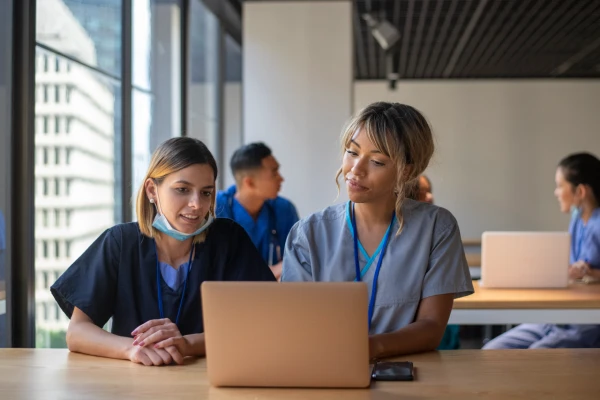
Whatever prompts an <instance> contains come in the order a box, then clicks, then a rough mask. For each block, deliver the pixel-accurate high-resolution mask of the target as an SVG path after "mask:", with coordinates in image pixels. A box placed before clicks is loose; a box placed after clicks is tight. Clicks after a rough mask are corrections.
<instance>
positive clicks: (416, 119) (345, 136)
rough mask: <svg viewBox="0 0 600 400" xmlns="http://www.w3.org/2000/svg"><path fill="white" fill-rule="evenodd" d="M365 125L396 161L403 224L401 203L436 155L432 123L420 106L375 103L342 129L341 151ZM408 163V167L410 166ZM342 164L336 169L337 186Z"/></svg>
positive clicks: (401, 222)
mask: <svg viewBox="0 0 600 400" xmlns="http://www.w3.org/2000/svg"><path fill="white" fill-rule="evenodd" d="M361 129H363V130H364V132H365V134H366V135H367V138H369V140H370V141H371V142H372V143H373V144H374V145H375V147H376V148H377V150H379V151H381V152H382V153H383V154H385V155H386V156H387V157H389V158H390V159H391V160H392V162H393V163H394V164H395V165H396V172H397V177H396V185H395V187H394V192H395V193H396V207H395V209H396V218H397V219H398V224H399V225H400V228H399V229H398V232H397V234H399V233H400V232H402V229H403V227H404V216H403V215H402V205H403V204H404V199H406V198H407V196H408V195H410V193H411V191H412V190H413V189H414V187H415V185H417V184H418V179H419V176H420V175H421V174H422V173H423V171H425V168H427V165H428V164H429V160H430V159H431V156H432V155H433V151H434V147H435V146H434V143H433V135H432V133H431V127H430V126H429V124H428V123H427V120H426V119H425V117H424V116H423V114H421V113H420V112H419V111H418V110H416V109H415V108H413V107H411V106H408V105H406V104H400V103H386V102H378V103H373V104H371V105H369V106H367V107H366V108H364V109H363V110H361V111H360V112H358V114H357V115H355V116H354V117H353V118H352V119H351V120H350V122H349V123H348V125H347V126H346V128H345V129H344V130H343V132H342V137H341V145H342V152H344V151H345V150H346V149H347V148H348V147H349V146H350V141H351V140H352V137H353V136H354V134H355V133H356V132H358V131H359V130H361ZM407 167H409V168H407ZM341 174H342V168H340V169H339V170H338V171H337V174H336V177H335V182H336V185H337V187H338V191H339V188H340V185H339V177H340V175H341Z"/></svg>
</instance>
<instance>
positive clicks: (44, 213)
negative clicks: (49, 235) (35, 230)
mask: <svg viewBox="0 0 600 400" xmlns="http://www.w3.org/2000/svg"><path fill="white" fill-rule="evenodd" d="M42 221H43V226H44V227H48V210H42Z"/></svg>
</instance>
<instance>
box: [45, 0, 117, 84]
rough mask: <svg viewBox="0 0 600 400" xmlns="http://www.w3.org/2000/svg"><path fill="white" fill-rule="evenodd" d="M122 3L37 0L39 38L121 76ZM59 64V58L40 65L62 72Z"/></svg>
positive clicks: (99, 0)
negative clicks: (59, 69) (57, 60)
mask: <svg viewBox="0 0 600 400" xmlns="http://www.w3.org/2000/svg"><path fill="white" fill-rule="evenodd" d="M121 3H122V0H37V1H36V41H37V42H38V43H41V44H44V45H46V46H48V47H51V48H53V49H56V50H57V51H58V52H60V53H64V54H67V55H69V56H71V57H75V58H77V59H78V60H80V61H82V62H84V63H86V64H88V65H92V66H94V67H98V68H100V69H101V70H103V71H106V72H108V73H109V74H112V75H113V76H120V75H121V10H122V4H121ZM73 21H75V22H76V23H72V22H73ZM58 66H59V64H58V63H56V61H55V62H54V63H53V62H51V61H50V59H42V61H41V63H40V64H39V67H38V68H40V69H41V70H42V71H44V72H49V71H55V72H58V71H56V68H57V67H58Z"/></svg>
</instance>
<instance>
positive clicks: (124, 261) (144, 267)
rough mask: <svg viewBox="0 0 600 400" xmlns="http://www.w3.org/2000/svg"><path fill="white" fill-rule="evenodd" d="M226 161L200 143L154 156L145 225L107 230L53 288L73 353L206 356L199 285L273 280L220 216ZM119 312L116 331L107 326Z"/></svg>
mask: <svg viewBox="0 0 600 400" xmlns="http://www.w3.org/2000/svg"><path fill="white" fill-rule="evenodd" d="M216 178H217V164H216V162H215V159H214V158H213V156H212V154H211V153H210V151H209V150H208V148H207V147H206V146H205V145H204V143H202V142H201V141H199V140H197V139H192V138H187V137H178V138H172V139H169V140H167V141H166V142H164V143H162V144H161V145H160V146H159V147H158V148H157V149H156V151H155V152H154V154H153V155H152V159H151V161H150V166H149V168H148V172H147V174H146V177H145V178H144V181H143V183H142V185H141V187H140V189H139V190H138V195H137V201H136V214H137V221H138V222H131V223H125V224H119V225H116V226H114V227H112V228H110V229H108V230H106V231H105V232H104V233H103V234H102V235H100V237H99V238H98V239H97V240H96V241H95V242H94V243H93V244H92V245H91V246H90V247H89V248H88V249H87V250H86V251H85V252H84V253H83V254H82V255H81V257H79V258H78V259H77V260H76V261H75V262H74V263H73V265H71V266H70V267H69V268H68V269H67V270H66V271H65V273H64V274H62V275H61V276H60V278H59V279H58V280H57V281H56V282H55V283H54V284H53V285H52V287H51V293H52V295H53V296H54V298H55V299H56V301H57V303H58V305H59V306H60V308H61V309H62V310H63V311H64V313H65V314H66V315H67V316H68V317H69V318H70V319H71V321H70V323H69V327H68V330H67V346H68V347H69V350H71V351H74V352H79V353H84V354H91V355H95V356H101V357H109V358H117V359H126V360H131V361H133V362H135V363H140V364H144V365H162V364H170V363H172V362H176V363H178V364H181V363H183V358H184V357H186V356H202V355H204V354H205V344H204V334H203V332H204V327H203V322H202V302H201V298H200V285H201V283H202V282H204V281H214V280H218V281H273V282H275V277H274V276H273V274H272V273H271V270H270V269H269V268H268V267H267V265H266V264H265V262H264V261H263V260H262V258H261V256H260V254H258V252H257V251H256V248H255V247H254V245H253V244H252V242H251V241H250V238H249V237H248V235H247V234H246V232H245V231H244V229H243V228H242V227H240V226H239V225H238V224H236V223H235V222H234V221H231V220H228V219H223V218H214V207H215V181H216ZM110 318H112V328H111V332H110V333H109V332H106V331H104V330H103V329H102V327H103V326H104V324H106V322H107V321H108V320H109V319H110Z"/></svg>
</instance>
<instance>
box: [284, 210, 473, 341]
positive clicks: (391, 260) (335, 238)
mask: <svg viewBox="0 0 600 400" xmlns="http://www.w3.org/2000/svg"><path fill="white" fill-rule="evenodd" d="M402 209H403V214H404V230H403V231H402V233H401V234H400V235H396V232H397V230H398V227H399V226H398V221H397V220H396V221H395V222H394V226H393V227H392V231H391V234H392V236H391V237H390V242H389V245H388V248H387V250H386V252H385V254H384V258H383V262H382V265H381V269H380V271H379V279H378V282H377V297H376V299H375V306H374V312H373V320H372V323H371V329H370V334H379V333H386V332H393V331H397V330H398V329H400V328H402V327H404V326H406V325H408V324H410V323H412V322H413V321H414V320H415V318H416V315H417V308H418V306H419V302H420V301H421V299H424V298H426V297H429V296H435V295H440V294H447V293H454V297H455V298H458V297H463V296H468V295H469V294H472V293H473V284H472V282H471V275H470V273H469V267H468V266H467V260H466V258H465V252H464V249H463V246H462V240H461V238H460V232H459V229H458V224H457V222H456V219H455V218H454V216H453V215H452V214H451V213H450V212H449V211H448V210H446V209H443V208H441V207H437V206H435V205H431V204H427V203H422V202H417V201H414V200H409V199H407V200H406V201H405V202H404V205H403V207H402ZM380 248H381V246H379V249H380ZM379 249H378V250H377V251H376V252H375V254H373V256H372V257H371V258H370V259H369V257H368V255H367V254H366V252H365V251H364V249H363V248H362V245H360V243H359V264H360V269H361V270H363V269H364V268H365V266H366V265H367V263H368V262H369V261H371V263H372V264H371V266H370V268H369V269H368V270H367V271H366V273H365V274H364V276H363V277H362V281H364V282H366V283H367V286H368V288H369V298H370V297H371V290H372V287H373V275H374V273H375V268H376V266H377V261H378V259H379ZM355 271H356V268H355V264H354V241H353V229H352V223H351V220H350V203H346V204H337V205H333V206H331V207H328V208H326V209H324V210H323V211H321V212H318V213H315V214H312V215H311V216H309V217H307V218H304V219H302V220H300V221H299V222H298V223H296V224H295V225H294V227H293V228H292V230H291V231H290V234H289V236H288V238H287V241H286V245H285V256H284V258H283V272H282V276H281V281H282V282H294V281H327V282H339V281H354V280H355V279H356V272H355Z"/></svg>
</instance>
